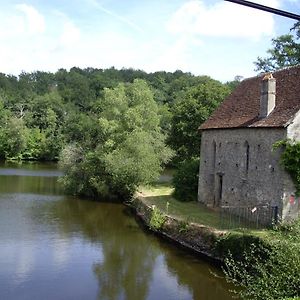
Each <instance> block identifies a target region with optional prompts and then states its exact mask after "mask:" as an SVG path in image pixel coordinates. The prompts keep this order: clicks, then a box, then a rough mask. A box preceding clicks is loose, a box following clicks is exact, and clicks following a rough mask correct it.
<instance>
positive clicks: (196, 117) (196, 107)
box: [168, 79, 230, 163]
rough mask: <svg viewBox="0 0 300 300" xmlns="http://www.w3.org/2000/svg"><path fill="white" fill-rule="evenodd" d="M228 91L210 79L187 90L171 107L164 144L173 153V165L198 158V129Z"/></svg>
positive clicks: (228, 89)
mask: <svg viewBox="0 0 300 300" xmlns="http://www.w3.org/2000/svg"><path fill="white" fill-rule="evenodd" d="M229 92H230V88H229V87H228V86H226V85H223V84H222V83H220V82H218V81H215V80H212V79H210V80H209V81H207V82H205V83H203V84H200V85H198V86H193V87H191V88H189V89H188V90H187V91H186V93H185V94H184V95H183V96H182V97H181V98H180V99H179V100H178V101H177V102H176V103H175V104H174V106H173V108H172V109H171V112H172V118H171V130H170V135H169V138H168V144H169V145H170V146H171V147H172V148H173V150H175V151H176V157H175V160H174V162H175V163H178V162H181V161H183V160H189V159H192V158H197V157H198V156H199V153H200V142H201V137H200V134H199V131H198V128H199V126H200V125H201V124H202V123H203V122H204V121H205V120H206V119H207V118H208V117H209V116H210V114H211V113H212V112H213V111H214V110H215V109H216V107H217V106H218V105H219V104H220V102H221V101H222V100H223V99H224V98H225V97H226V96H227V95H228V94H229Z"/></svg>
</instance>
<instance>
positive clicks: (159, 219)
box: [149, 205, 166, 230]
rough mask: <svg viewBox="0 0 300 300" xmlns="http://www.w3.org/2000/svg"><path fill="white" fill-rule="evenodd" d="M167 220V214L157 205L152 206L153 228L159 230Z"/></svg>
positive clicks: (151, 219) (151, 220)
mask: <svg viewBox="0 0 300 300" xmlns="http://www.w3.org/2000/svg"><path fill="white" fill-rule="evenodd" d="M165 221H166V216H165V215H164V214H163V213H162V212H161V211H160V210H159V209H158V208H157V207H156V206H155V205H153V206H152V212H151V218H150V222H149V226H150V228H151V229H154V230H159V229H160V228H161V227H162V226H163V224H164V223H165Z"/></svg>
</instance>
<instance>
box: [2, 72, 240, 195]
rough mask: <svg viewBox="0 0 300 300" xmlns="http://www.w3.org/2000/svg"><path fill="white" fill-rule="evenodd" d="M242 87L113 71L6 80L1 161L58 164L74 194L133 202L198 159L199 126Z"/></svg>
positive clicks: (191, 77) (187, 75) (34, 74)
mask: <svg viewBox="0 0 300 300" xmlns="http://www.w3.org/2000/svg"><path fill="white" fill-rule="evenodd" d="M237 83H238V80H235V81H232V82H228V83H225V84H224V83H221V82H219V81H216V80H213V79H212V78H210V77H208V76H194V75H192V74H190V73H184V72H182V71H176V72H173V73H170V72H155V73H150V74H148V73H146V72H144V71H141V70H133V69H121V70H117V69H115V68H113V67H112V68H109V69H94V68H86V69H80V68H77V67H73V68H72V69H70V70H69V71H67V70H65V69H60V70H58V71H57V72H56V73H49V72H41V71H36V72H32V73H25V72H22V73H21V74H20V75H19V76H12V75H7V74H0V119H1V123H0V124H1V126H0V158H1V159H2V160H11V159H13V160H39V161H57V160H59V161H60V165H61V166H62V168H63V169H64V170H65V171H66V175H67V176H65V177H64V179H63V180H62V181H64V182H63V183H64V185H65V187H66V188H67V190H69V191H70V192H72V193H75V194H83V195H88V196H95V195H99V194H100V195H107V194H112V193H113V194H117V195H122V196H125V197H127V196H129V195H131V194H132V192H133V191H134V190H135V188H136V187H137V186H138V185H140V184H145V183H149V182H151V181H153V180H155V179H156V178H157V176H158V175H159V173H160V171H161V170H162V168H163V167H164V166H165V165H166V164H169V165H172V166H178V165H179V164H180V163H182V162H183V161H186V160H191V159H194V158H198V156H199V149H200V135H199V133H198V130H197V129H198V127H199V126H200V124H201V123H202V122H204V121H205V120H206V119H207V118H208V116H209V115H210V114H211V112H212V111H213V110H214V109H215V108H216V107H217V106H218V104H219V103H220V102H221V101H222V100H223V99H224V98H225V97H226V96H227V95H228V94H229V93H230V92H231V90H232V89H233V88H234V86H235V85H236V84H237ZM104 174H105V175H104ZM68 175H69V176H68Z"/></svg>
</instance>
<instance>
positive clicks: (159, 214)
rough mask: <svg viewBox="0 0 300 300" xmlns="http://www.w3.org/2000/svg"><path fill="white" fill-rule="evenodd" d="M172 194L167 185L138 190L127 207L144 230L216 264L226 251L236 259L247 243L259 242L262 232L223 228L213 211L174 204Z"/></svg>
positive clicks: (198, 206)
mask: <svg viewBox="0 0 300 300" xmlns="http://www.w3.org/2000/svg"><path fill="white" fill-rule="evenodd" d="M172 192H173V189H172V186H171V185H170V184H169V183H163V184H157V185H154V186H152V187H148V188H141V189H140V191H139V192H137V193H136V195H135V197H134V199H133V200H132V202H130V207H131V208H132V209H133V210H134V211H135V214H136V216H137V217H138V218H139V219H140V220H141V221H142V223H143V224H144V225H145V226H146V227H147V228H149V229H150V230H152V231H153V232H155V233H157V234H159V235H161V236H162V237H163V238H166V239H168V240H170V241H172V242H175V243H176V244H178V245H180V246H182V247H184V248H186V249H187V250H189V251H192V252H194V253H196V254H197V255H199V256H201V257H202V258H205V259H208V260H210V261H212V262H213V263H214V264H217V265H220V264H222V263H223V261H224V258H225V256H226V255H227V253H228V251H230V252H232V253H233V254H235V255H236V256H240V255H241V253H242V252H243V250H244V249H246V248H247V247H249V245H250V244H251V243H257V244H259V243H261V241H260V239H261V237H262V236H264V235H265V232H264V231H255V232H254V231H249V230H241V229H240V230H228V229H225V228H223V227H222V226H221V224H220V219H219V214H218V213H217V212H215V211H212V210H210V209H208V208H206V207H205V206H203V205H201V204H199V203H197V202H180V201H177V200H175V199H174V198H173V197H172Z"/></svg>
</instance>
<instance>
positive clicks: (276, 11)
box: [224, 0, 300, 21]
mask: <svg viewBox="0 0 300 300" xmlns="http://www.w3.org/2000/svg"><path fill="white" fill-rule="evenodd" d="M224 1H228V2H233V3H236V4H241V5H244V6H248V7H251V8H256V9H259V10H263V11H266V12H270V13H273V14H276V15H279V16H283V17H287V18H291V19H294V20H297V21H300V15H296V14H294V13H290V12H287V11H284V10H280V9H276V8H272V7H268V6H265V5H261V4H257V3H253V2H250V1H245V0H224Z"/></svg>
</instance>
